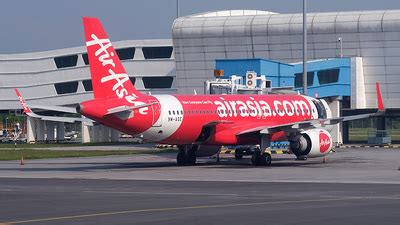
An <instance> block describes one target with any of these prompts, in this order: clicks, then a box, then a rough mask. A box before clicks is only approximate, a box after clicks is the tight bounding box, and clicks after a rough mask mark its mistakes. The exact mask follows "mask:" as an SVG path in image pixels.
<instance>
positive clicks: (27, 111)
mask: <svg viewBox="0 0 400 225" xmlns="http://www.w3.org/2000/svg"><path fill="white" fill-rule="evenodd" d="M15 93H16V94H17V96H18V100H19V102H20V103H21V105H22V108H23V109H24V113H26V115H28V116H33V115H35V113H34V112H33V111H32V110H31V109H30V108H29V106H28V105H27V104H26V102H25V99H24V98H23V97H22V95H21V94H20V93H19V91H18V89H15Z"/></svg>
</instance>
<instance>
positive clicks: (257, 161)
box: [251, 134, 272, 166]
mask: <svg viewBox="0 0 400 225" xmlns="http://www.w3.org/2000/svg"><path fill="white" fill-rule="evenodd" d="M270 144H271V139H270V137H269V136H268V135H266V134H261V144H260V149H255V150H254V152H253V155H252V156H251V163H252V164H253V165H255V166H270V165H271V161H272V160H271V159H272V158H271V154H270V153H269V152H264V151H265V149H266V148H267V147H269V146H270Z"/></svg>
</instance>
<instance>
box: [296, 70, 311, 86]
mask: <svg viewBox="0 0 400 225" xmlns="http://www.w3.org/2000/svg"><path fill="white" fill-rule="evenodd" d="M313 84H314V72H307V86H312V85H313ZM294 87H295V88H301V87H303V73H296V74H294Z"/></svg>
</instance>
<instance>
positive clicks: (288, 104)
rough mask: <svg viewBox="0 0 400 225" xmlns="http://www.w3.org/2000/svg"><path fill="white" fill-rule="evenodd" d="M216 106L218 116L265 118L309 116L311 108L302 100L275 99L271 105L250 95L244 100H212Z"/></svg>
mask: <svg viewBox="0 0 400 225" xmlns="http://www.w3.org/2000/svg"><path fill="white" fill-rule="evenodd" d="M214 104H215V105H217V106H218V108H217V112H218V115H219V116H220V117H238V116H240V117H257V118H265V117H270V116H280V117H283V116H294V115H296V116H300V115H301V116H310V115H311V110H310V108H309V106H308V104H307V103H306V102H305V101H303V100H283V101H280V100H275V101H273V103H272V105H270V104H268V103H267V102H266V101H263V100H260V101H258V100H255V99H254V98H253V97H250V98H249V99H248V100H246V101H244V100H243V101H241V100H225V99H224V98H223V97H220V101H214Z"/></svg>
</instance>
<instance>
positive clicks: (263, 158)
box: [251, 151, 272, 166]
mask: <svg viewBox="0 0 400 225" xmlns="http://www.w3.org/2000/svg"><path fill="white" fill-rule="evenodd" d="M271 162H272V157H271V154H269V153H264V154H261V152H260V151H255V152H254V153H253V155H252V156H251V163H252V164H253V165H255V166H270V165H271Z"/></svg>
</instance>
